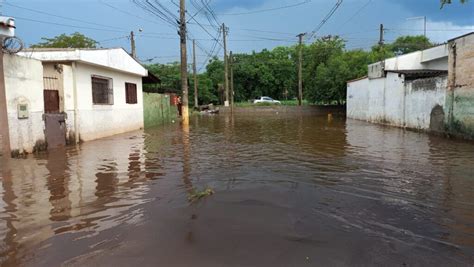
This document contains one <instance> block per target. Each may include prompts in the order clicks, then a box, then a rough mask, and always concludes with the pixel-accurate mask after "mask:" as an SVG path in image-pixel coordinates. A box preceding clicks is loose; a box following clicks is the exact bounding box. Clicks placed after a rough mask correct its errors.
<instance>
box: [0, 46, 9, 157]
mask: <svg viewBox="0 0 474 267" xmlns="http://www.w3.org/2000/svg"><path fill="white" fill-rule="evenodd" d="M0 41H2V38H0ZM0 135H1V136H2V144H1V145H2V152H3V156H4V157H10V128H9V127H8V108H7V98H6V92H5V76H4V70H3V52H2V51H0Z"/></svg>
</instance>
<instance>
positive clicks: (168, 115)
mask: <svg viewBox="0 0 474 267" xmlns="http://www.w3.org/2000/svg"><path fill="white" fill-rule="evenodd" d="M143 115H144V119H145V128H150V127H154V126H159V125H163V124H166V123H170V122H172V121H173V120H176V119H177V115H178V111H177V108H176V106H172V105H171V104H170V96H169V95H164V94H156V93H143Z"/></svg>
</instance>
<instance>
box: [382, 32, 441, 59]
mask: <svg viewBox="0 0 474 267" xmlns="http://www.w3.org/2000/svg"><path fill="white" fill-rule="evenodd" d="M433 46H434V44H433V43H431V41H430V39H428V38H427V37H426V36H423V35H416V36H401V37H398V38H397V39H396V40H395V42H393V43H392V44H389V48H390V50H391V51H392V52H393V53H394V54H395V55H403V54H408V53H411V52H415V51H418V50H423V49H427V48H430V47H433Z"/></svg>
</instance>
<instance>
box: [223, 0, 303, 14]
mask: <svg viewBox="0 0 474 267" xmlns="http://www.w3.org/2000/svg"><path fill="white" fill-rule="evenodd" d="M311 1H312V0H305V1H303V2H299V3H296V4H291V5H286V6H280V7H274V8H267V9H260V10H254V11H248V12H238V13H221V14H219V15H221V16H240V15H250V14H257V13H264V12H271V11H276V10H281V9H288V8H293V7H297V6H302V5H306V4H309V3H311Z"/></svg>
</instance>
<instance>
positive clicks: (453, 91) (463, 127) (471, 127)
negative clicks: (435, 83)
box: [446, 34, 474, 139]
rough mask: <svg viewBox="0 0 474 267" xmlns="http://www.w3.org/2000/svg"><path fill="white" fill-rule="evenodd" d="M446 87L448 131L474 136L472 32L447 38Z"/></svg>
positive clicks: (473, 54)
mask: <svg viewBox="0 0 474 267" xmlns="http://www.w3.org/2000/svg"><path fill="white" fill-rule="evenodd" d="M448 88H449V92H448V97H447V99H446V106H447V113H448V128H449V130H450V132H451V133H454V134H460V135H462V136H465V137H468V138H472V139H474V34H470V35H466V36H464V37H460V38H458V39H455V40H452V41H450V42H449V80H448Z"/></svg>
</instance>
